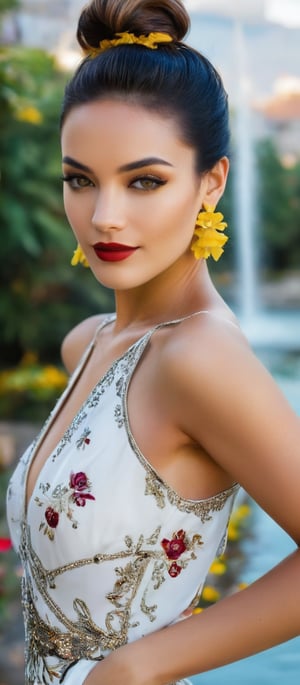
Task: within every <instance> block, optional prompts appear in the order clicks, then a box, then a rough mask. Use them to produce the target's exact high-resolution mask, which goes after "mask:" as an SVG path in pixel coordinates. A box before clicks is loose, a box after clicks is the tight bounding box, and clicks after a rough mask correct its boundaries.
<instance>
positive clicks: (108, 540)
mask: <svg viewBox="0 0 300 685" xmlns="http://www.w3.org/2000/svg"><path fill="white" fill-rule="evenodd" d="M113 318H114V317H108V318H107V319H106V320H105V322H104V323H103V324H102V325H101V327H100V328H99V329H98V331H97V334H96V336H95V338H94V341H93V342H92V343H91V345H90V346H89V348H88V349H87V351H86V353H85V355H84V356H83V358H82V360H81V362H80V364H79V366H78V368H77V369H76V371H75V372H74V374H73V376H72V377H71V379H70V382H69V384H68V387H67V388H66V390H65V392H64V393H63V395H62V397H61V398H60V400H59V401H58V403H57V405H56V407H55V409H54V411H53V412H52V414H51V415H50V417H49V419H48V421H47V422H46V424H45V426H44V427H43V429H42V431H41V433H40V435H39V437H38V438H37V439H36V441H35V442H34V443H33V444H32V445H31V446H30V447H29V448H28V449H27V451H26V452H25V454H24V455H23V457H22V458H21V460H20V462H19V464H18V466H17V468H16V470H15V472H14V474H13V476H12V478H11V481H10V484H9V488H8V497H7V507H8V521H9V526H10V532H11V537H12V540H13V544H14V547H15V549H16V550H17V552H18V553H19V555H20V558H21V561H22V564H23V568H24V575H23V607H24V619H25V633H26V666H25V671H26V675H25V685H58V684H59V683H63V685H83V683H84V680H85V678H86V677H87V675H88V674H89V672H90V671H91V670H92V669H93V668H94V666H95V664H96V662H97V661H99V660H101V659H103V658H104V657H105V656H106V655H108V654H109V653H110V651H111V650H115V649H117V648H118V647H120V646H121V645H124V644H126V642H131V641H133V640H136V639H138V638H140V637H142V636H144V635H147V634H149V633H150V632H151V631H154V630H159V629H160V628H162V627H164V626H167V625H168V624H171V623H173V622H176V621H178V620H180V619H181V618H182V617H183V614H184V612H185V611H186V610H187V608H188V607H193V606H195V605H196V604H197V602H198V600H199V596H200V594H201V589H202V586H203V584H204V581H205V577H206V575H207V573H208V570H209V567H210V565H211V563H212V561H213V559H214V557H215V556H216V554H217V553H218V550H219V551H223V549H224V543H225V542H226V532H227V526H228V519H229V516H230V513H231V509H232V505H233V501H234V496H235V493H236V492H237V490H238V485H234V486H233V487H231V488H229V489H227V490H225V491H223V492H220V493H219V494H216V495H215V496H213V497H210V498H208V499H204V500H196V501H194V500H189V499H185V498H183V497H181V496H180V495H178V493H177V492H175V490H174V489H172V488H171V487H170V486H169V485H168V484H167V483H166V482H164V481H163V480H162V479H161V478H160V476H159V474H158V473H157V472H156V471H155V469H153V468H152V466H151V465H150V464H149V462H148V461H147V459H146V458H145V457H144V455H143V454H142V453H141V451H140V450H139V448H138V445H137V444H136V442H135V440H134V437H133V435H132V433H131V430H130V425H129V420H128V411H127V390H128V386H129V383H130V379H131V377H132V375H133V373H134V370H135V368H136V366H137V364H138V362H139V361H140V359H141V357H142V355H143V352H144V350H145V348H146V346H147V344H148V343H149V340H150V338H151V336H152V335H153V333H154V332H155V330H157V329H158V328H161V327H162V326H169V325H172V326H173V325H177V324H178V323H180V321H181V320H178V321H172V322H168V323H166V324H160V325H159V326H156V327H155V328H153V329H151V330H150V331H148V332H147V333H146V334H145V335H144V336H143V337H142V338H140V339H139V340H138V341H137V342H136V343H134V344H133V345H131V347H130V348H129V349H128V350H127V351H126V352H125V353H124V354H122V356H120V357H119V358H118V359H117V360H116V361H115V362H114V363H113V364H112V365H111V367H110V368H109V370H108V371H107V373H105V375H104V376H103V377H102V378H101V379H100V380H99V381H98V382H97V384H96V385H95V388H94V389H93V390H92V392H91V393H90V395H89V397H88V398H87V400H86V401H85V402H84V404H83V405H82V407H81V409H80V410H79V412H78V414H77V415H76V417H75V418H74V420H73V421H72V423H71V425H70V426H69V428H68V429H67V431H66V433H65V434H64V436H63V438H62V439H61V440H60V442H59V443H58V445H57V446H56V448H55V450H54V451H53V452H52V454H51V455H50V456H49V458H48V459H47V461H46V463H45V464H44V466H43V468H42V470H41V472H40V474H39V477H38V480H37V483H36V485H35V489H34V491H33V494H32V497H31V499H30V502H29V505H28V510H27V511H26V506H25V492H26V480H27V473H28V470H29V466H30V464H31V462H32V460H33V459H34V456H35V454H36V452H37V450H38V447H39V445H40V443H41V441H42V439H43V437H44V436H45V434H46V432H47V430H48V429H49V426H50V425H51V424H52V422H53V421H54V420H55V417H56V415H57V414H58V412H59V410H60V407H61V406H62V404H63V402H64V401H65V399H66V397H67V396H68V395H69V393H70V391H71V390H72V388H73V387H74V386H75V384H76V380H77V378H78V376H79V374H80V372H81V370H82V368H83V366H84V365H85V364H86V362H87V360H88V358H89V356H90V354H91V352H92V350H93V347H94V345H95V341H96V338H97V336H98V334H99V331H100V330H101V329H102V328H103V326H105V325H106V324H107V323H109V322H111V321H112V320H113ZM187 620H188V619H187ZM182 682H183V681H182ZM185 682H187V681H185Z"/></svg>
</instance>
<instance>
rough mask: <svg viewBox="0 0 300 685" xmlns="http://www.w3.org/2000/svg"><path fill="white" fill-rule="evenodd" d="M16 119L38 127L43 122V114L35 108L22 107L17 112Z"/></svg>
mask: <svg viewBox="0 0 300 685" xmlns="http://www.w3.org/2000/svg"><path fill="white" fill-rule="evenodd" d="M16 119H18V121H26V122H27V123H28V124H34V125H35V126H38V124H41V123H42V121H43V116H42V114H41V112H40V111H39V110H38V109H37V108H36V107H33V106H28V107H22V108H20V109H18V111H17V112H16Z"/></svg>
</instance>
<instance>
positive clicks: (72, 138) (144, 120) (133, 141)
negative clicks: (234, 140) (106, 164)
mask: <svg viewBox="0 0 300 685" xmlns="http://www.w3.org/2000/svg"><path fill="white" fill-rule="evenodd" d="M62 152H63V155H71V156H72V157H75V156H76V155H77V156H78V155H79V156H80V161H83V159H82V156H84V157H85V159H86V158H87V157H91V158H93V157H94V155H97V156H99V152H101V157H102V158H106V157H110V158H112V157H113V158H117V161H118V164H122V163H127V162H128V161H130V160H131V159H138V158H139V157H140V158H144V157H150V156H151V157H153V156H158V157H165V158H166V159H167V160H168V161H170V163H175V164H176V161H179V160H181V162H182V160H183V158H184V159H185V162H186V163H188V160H189V159H190V160H191V162H193V161H194V156H195V155H194V150H193V148H191V147H190V146H189V145H187V144H186V143H185V142H184V141H183V140H182V137H181V132H180V126H179V123H178V121H177V120H176V116H175V115H174V116H172V114H165V113H164V114H162V113H159V112H157V111H153V110H149V109H147V108H146V107H143V106H142V105H138V104H135V103H129V102H124V101H119V100H100V101H96V102H90V103H86V104H83V105H78V106H76V107H74V108H73V109H72V110H71V111H70V112H69V114H68V116H67V118H66V120H65V122H64V125H63V129H62ZM71 153H72V154H71ZM172 160H173V162H172ZM89 162H90V164H91V160H89ZM89 162H88V161H86V163H87V164H88V163H89Z"/></svg>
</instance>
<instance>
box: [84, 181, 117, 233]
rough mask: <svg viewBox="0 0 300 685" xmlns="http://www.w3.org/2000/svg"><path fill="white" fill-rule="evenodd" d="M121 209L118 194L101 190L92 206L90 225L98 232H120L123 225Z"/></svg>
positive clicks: (109, 190) (113, 191)
mask: <svg viewBox="0 0 300 685" xmlns="http://www.w3.org/2000/svg"><path fill="white" fill-rule="evenodd" d="M123 209H124V208H123V203H122V200H121V197H120V193H117V192H116V191H115V190H114V189H103V188H101V189H100V190H99V192H98V194H97V197H96V201H95V205H94V211H93V216H92V225H93V226H94V228H96V229H97V230H98V231H105V232H107V231H110V230H122V228H124V225H125V216H124V211H123Z"/></svg>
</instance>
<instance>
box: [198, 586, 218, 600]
mask: <svg viewBox="0 0 300 685" xmlns="http://www.w3.org/2000/svg"><path fill="white" fill-rule="evenodd" d="M201 599H204V601H205V602H217V600H218V599H220V592H219V591H218V590H216V588H214V587H212V585H207V586H206V587H205V588H204V589H203V592H202V596H201Z"/></svg>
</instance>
